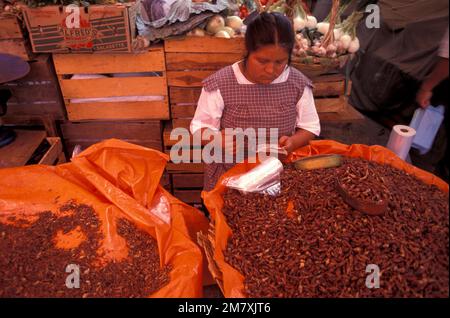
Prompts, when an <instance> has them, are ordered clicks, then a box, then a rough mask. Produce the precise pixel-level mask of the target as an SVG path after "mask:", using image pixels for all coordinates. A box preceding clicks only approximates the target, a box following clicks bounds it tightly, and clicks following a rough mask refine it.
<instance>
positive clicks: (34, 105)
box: [2, 54, 66, 137]
mask: <svg viewBox="0 0 450 318" xmlns="http://www.w3.org/2000/svg"><path fill="white" fill-rule="evenodd" d="M29 64H30V72H29V73H28V74H27V75H26V76H24V77H22V78H20V79H18V80H16V81H12V82H8V83H4V84H2V86H3V87H6V88H7V89H9V90H10V91H11V94H12V96H11V98H10V99H9V100H8V102H7V105H8V109H7V112H6V115H5V116H3V117H2V121H3V123H4V124H7V125H15V126H18V125H20V126H23V125H27V126H29V125H39V126H44V127H45V130H46V131H47V135H48V136H52V137H56V136H58V133H57V127H56V121H59V120H64V119H65V118H66V112H65V109H64V105H63V99H62V96H61V92H60V89H59V85H58V79H57V77H56V74H55V70H54V67H53V63H52V57H51V55H50V54H40V55H37V56H36V58H35V59H34V60H33V61H30V62H29Z"/></svg>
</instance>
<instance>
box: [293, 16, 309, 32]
mask: <svg viewBox="0 0 450 318" xmlns="http://www.w3.org/2000/svg"><path fill="white" fill-rule="evenodd" d="M293 22H294V31H298V30H303V29H304V28H305V26H306V21H305V20H303V19H302V18H300V17H295V18H294V19H293Z"/></svg>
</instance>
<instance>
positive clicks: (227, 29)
mask: <svg viewBox="0 0 450 318" xmlns="http://www.w3.org/2000/svg"><path fill="white" fill-rule="evenodd" d="M219 31H225V32H227V33H228V34H229V35H230V38H232V37H234V34H235V33H234V30H233V29H232V28H230V27H223V28H222V29H220V30H219Z"/></svg>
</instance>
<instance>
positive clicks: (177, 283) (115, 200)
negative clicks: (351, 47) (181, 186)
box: [0, 139, 208, 297]
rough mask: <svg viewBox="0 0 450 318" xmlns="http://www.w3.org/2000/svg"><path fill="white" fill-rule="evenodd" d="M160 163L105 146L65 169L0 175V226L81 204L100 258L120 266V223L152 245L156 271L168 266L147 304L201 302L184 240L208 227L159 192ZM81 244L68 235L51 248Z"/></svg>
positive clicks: (196, 258) (196, 267) (197, 256)
mask: <svg viewBox="0 0 450 318" xmlns="http://www.w3.org/2000/svg"><path fill="white" fill-rule="evenodd" d="M167 160H168V156H167V155H165V154H163V153H161V152H158V151H156V150H152V149H148V148H144V147H141V146H137V145H133V144H129V143H126V142H123V141H120V140H115V139H111V140H106V141H104V142H101V143H98V144H96V145H93V146H91V147H90V148H88V149H87V150H85V151H84V152H82V153H81V154H79V155H78V156H76V157H75V158H73V159H72V162H71V163H67V164H63V165H59V166H43V165H35V166H26V167H18V168H8V169H0V222H4V223H7V222H8V220H7V219H8V217H10V216H14V217H15V218H16V219H27V220H29V221H33V219H34V220H35V219H37V218H38V214H39V213H40V212H43V211H49V210H50V211H52V212H53V213H55V214H58V213H61V212H60V211H59V207H60V206H61V204H63V203H65V202H67V201H70V200H73V201H75V202H76V203H77V204H86V205H89V206H92V208H93V209H94V210H95V211H96V213H97V215H98V217H99V220H100V224H101V231H102V233H103V235H104V239H103V240H102V243H101V249H102V251H101V252H103V253H102V254H103V255H105V258H106V259H109V260H120V259H122V258H123V257H126V255H127V247H126V242H125V241H124V239H123V238H122V237H121V236H119V235H118V234H117V231H116V221H117V219H118V218H120V217H126V218H127V219H129V220H130V221H132V222H134V224H135V225H136V226H138V227H139V228H141V229H143V230H145V231H146V232H148V233H149V234H150V235H152V237H153V238H155V239H156V241H157V244H158V249H159V255H160V261H161V265H164V264H170V265H171V266H172V270H171V272H170V282H169V283H168V284H167V285H165V286H164V287H162V288H161V289H160V290H158V291H157V292H155V293H153V294H152V295H149V296H150V297H201V296H202V278H203V277H202V275H203V266H202V262H203V258H202V253H201V251H200V249H199V247H198V246H197V245H196V244H195V243H194V242H193V240H192V238H193V237H195V233H196V232H197V231H199V230H206V229H207V226H208V221H207V219H206V217H205V216H204V215H203V214H202V213H201V212H200V211H198V210H197V209H194V208H193V207H190V206H188V205H186V204H184V203H182V202H181V201H179V200H177V199H176V198H174V197H173V196H171V195H170V194H169V193H168V192H167V191H166V190H165V189H164V188H163V187H161V185H160V184H159V181H160V178H161V176H162V174H163V171H164V168H165V166H166V163H167ZM81 234H82V233H81ZM83 239H84V237H83V236H82V235H80V233H79V232H77V231H75V232H73V233H72V232H70V233H68V234H65V235H64V237H63V238H61V239H60V240H58V242H59V244H62V246H66V247H70V246H76V245H77V244H79V242H77V241H80V240H83Z"/></svg>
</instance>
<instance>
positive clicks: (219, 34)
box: [214, 30, 230, 39]
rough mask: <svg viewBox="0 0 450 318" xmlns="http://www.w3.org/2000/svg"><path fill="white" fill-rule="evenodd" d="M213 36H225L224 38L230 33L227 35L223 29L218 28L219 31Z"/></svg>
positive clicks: (228, 36) (227, 37)
mask: <svg viewBox="0 0 450 318" xmlns="http://www.w3.org/2000/svg"><path fill="white" fill-rule="evenodd" d="M214 36H215V37H218V38H225V39H229V38H230V35H229V34H228V32H227V31H225V30H220V31H219V32H217V33H216V34H215V35H214Z"/></svg>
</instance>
